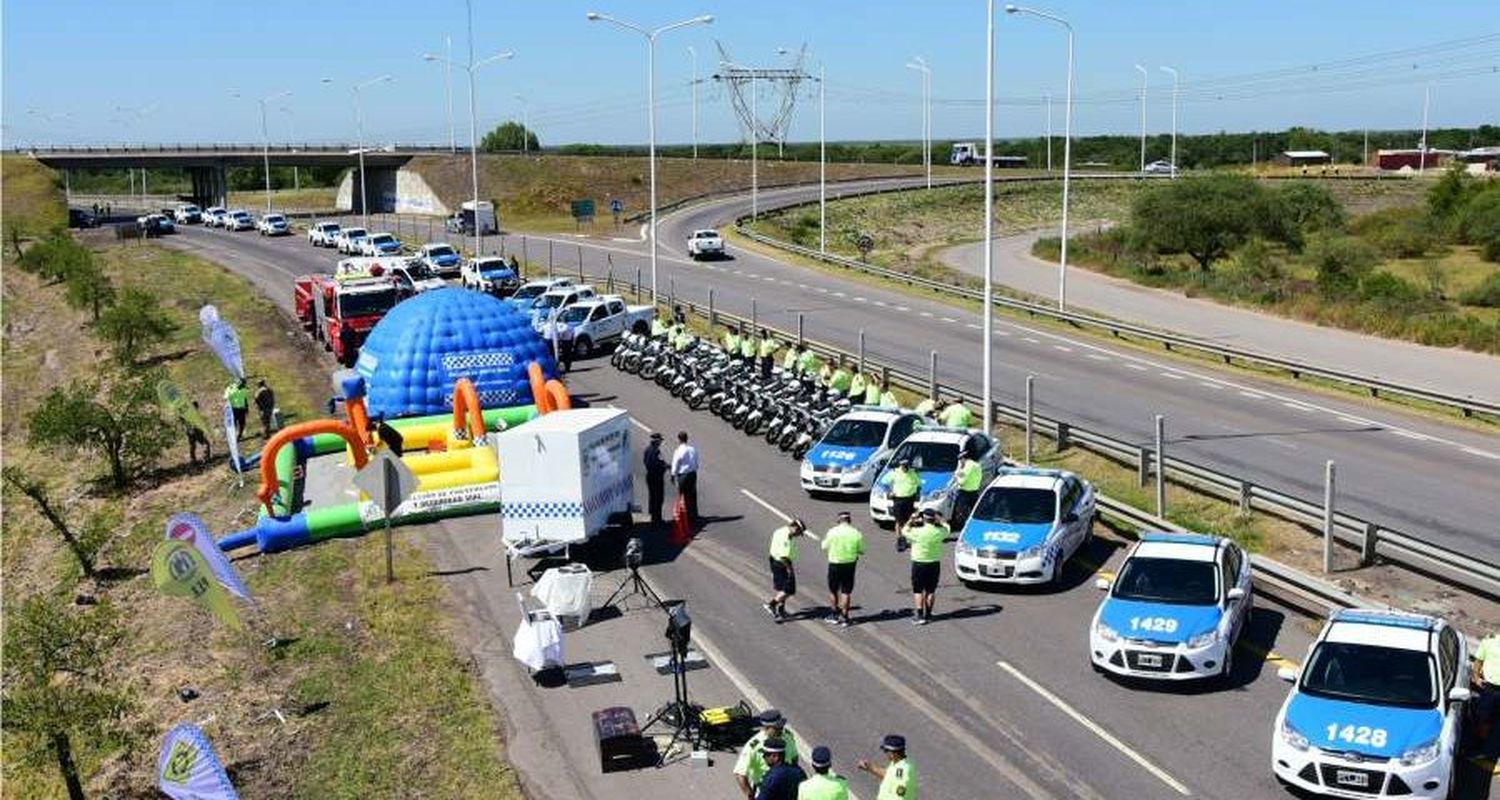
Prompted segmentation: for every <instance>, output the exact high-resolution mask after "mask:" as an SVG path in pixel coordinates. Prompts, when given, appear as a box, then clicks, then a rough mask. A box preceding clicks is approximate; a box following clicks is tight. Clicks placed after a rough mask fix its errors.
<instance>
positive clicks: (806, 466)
mask: <svg viewBox="0 0 1500 800" xmlns="http://www.w3.org/2000/svg"><path fill="white" fill-rule="evenodd" d="M921 422H922V418H921V417H919V416H917V415H916V414H913V413H911V412H910V411H899V410H896V409H891V408H881V407H879V406H854V407H853V408H852V409H850V411H849V413H847V414H845V415H843V416H842V417H839V418H838V419H837V420H835V421H834V423H833V425H831V426H830V427H829V428H828V432H827V433H825V434H823V438H822V439H819V440H818V442H817V443H816V444H814V445H813V446H812V449H810V450H808V451H807V455H805V456H803V458H802V473H801V477H802V489H803V491H805V492H807V493H808V494H818V493H823V492H826V493H829V494H864V493H865V492H868V491H870V486H871V485H873V484H874V482H875V473H877V472H879V471H880V468H881V467H883V466H885V461H886V459H887V458H889V457H890V455H891V451H892V450H894V449H895V448H896V446H897V445H899V444H901V443H902V442H904V441H906V437H908V436H910V435H911V433H912V431H914V430H916V429H917V426H918V425H919V424H920V423H921Z"/></svg>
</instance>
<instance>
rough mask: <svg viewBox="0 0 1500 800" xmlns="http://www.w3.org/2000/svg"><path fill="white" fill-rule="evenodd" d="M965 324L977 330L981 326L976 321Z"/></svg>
mask: <svg viewBox="0 0 1500 800" xmlns="http://www.w3.org/2000/svg"><path fill="white" fill-rule="evenodd" d="M964 325H967V326H968V327H970V328H973V329H974V330H976V331H977V330H979V328H980V326H979V325H976V324H975V323H972V322H965V323H964Z"/></svg>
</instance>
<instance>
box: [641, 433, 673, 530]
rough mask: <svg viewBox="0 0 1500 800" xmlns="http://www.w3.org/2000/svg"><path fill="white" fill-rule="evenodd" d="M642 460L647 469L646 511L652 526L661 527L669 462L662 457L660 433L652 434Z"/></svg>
mask: <svg viewBox="0 0 1500 800" xmlns="http://www.w3.org/2000/svg"><path fill="white" fill-rule="evenodd" d="M641 460H642V461H643V462H645V467H646V511H647V512H648V513H650V514H651V524H653V525H660V524H661V521H662V516H661V506H662V503H663V502H664V500H665V498H666V493H667V460H666V459H665V458H662V455H661V434H660V433H656V432H652V434H651V441H650V442H649V443H648V444H647V445H646V452H645V453H644V454H642V456H641Z"/></svg>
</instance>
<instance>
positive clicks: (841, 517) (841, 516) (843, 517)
mask: <svg viewBox="0 0 1500 800" xmlns="http://www.w3.org/2000/svg"><path fill="white" fill-rule="evenodd" d="M834 518H835V519H837V520H838V521H840V522H848V521H850V520H852V519H854V515H853V514H850V513H849V512H847V511H840V512H839V513H838V515H837V516H836V517H834Z"/></svg>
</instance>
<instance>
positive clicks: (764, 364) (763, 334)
mask: <svg viewBox="0 0 1500 800" xmlns="http://www.w3.org/2000/svg"><path fill="white" fill-rule="evenodd" d="M757 354H758V355H759V356H760V376H761V377H762V378H769V377H771V366H772V365H773V364H774V363H775V359H776V337H774V336H772V335H771V332H770V331H768V330H766V329H765V328H761V329H760V346H759V347H758V348H757Z"/></svg>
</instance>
